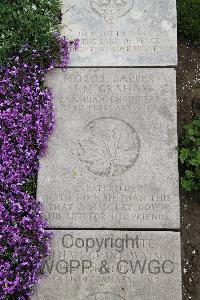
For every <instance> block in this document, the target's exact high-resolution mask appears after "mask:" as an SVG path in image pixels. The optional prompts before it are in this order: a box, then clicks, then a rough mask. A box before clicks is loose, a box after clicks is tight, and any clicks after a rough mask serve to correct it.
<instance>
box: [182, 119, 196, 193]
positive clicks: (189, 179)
mask: <svg viewBox="0 0 200 300" xmlns="http://www.w3.org/2000/svg"><path fill="white" fill-rule="evenodd" d="M184 128H185V133H184V136H183V139H182V142H181V147H180V155H179V158H180V161H181V163H182V164H183V167H184V172H185V173H184V176H183V177H181V186H182V188H183V189H185V190H186V191H189V192H191V191H192V190H199V189H200V114H199V115H198V116H197V117H196V118H195V119H194V120H193V121H192V122H191V123H189V124H187V125H185V127H184Z"/></svg>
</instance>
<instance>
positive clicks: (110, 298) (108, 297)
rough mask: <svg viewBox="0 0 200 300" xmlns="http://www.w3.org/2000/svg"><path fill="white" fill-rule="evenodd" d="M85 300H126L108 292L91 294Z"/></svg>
mask: <svg viewBox="0 0 200 300" xmlns="http://www.w3.org/2000/svg"><path fill="white" fill-rule="evenodd" d="M85 300H126V299H124V298H122V297H121V296H119V295H116V294H113V293H110V292H104V293H95V294H91V295H89V296H88V297H87V298H86V299H85Z"/></svg>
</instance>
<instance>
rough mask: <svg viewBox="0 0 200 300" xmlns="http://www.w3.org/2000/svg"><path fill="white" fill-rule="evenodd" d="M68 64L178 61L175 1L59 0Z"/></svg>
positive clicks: (142, 63) (169, 63)
mask: <svg viewBox="0 0 200 300" xmlns="http://www.w3.org/2000/svg"><path fill="white" fill-rule="evenodd" d="M63 24H64V28H63V33H64V35H66V36H67V37H68V38H72V39H74V38H79V39H80V41H81V48H80V49H79V51H77V52H76V53H74V54H73V56H72V66H153V65H159V66H160V65H162V66H163V65H176V64H177V19H176V0H168V1H166V0H151V1H149V0H140V1H138V0H120V1H118V0H105V1H104V0H84V1H83V0H74V1H72V0H63Z"/></svg>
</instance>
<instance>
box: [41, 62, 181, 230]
mask: <svg viewBox="0 0 200 300" xmlns="http://www.w3.org/2000/svg"><path fill="white" fill-rule="evenodd" d="M175 76H176V74H175V71H174V70H173V69H137V68H134V69H129V68H128V69H125V68H120V69H114V68H106V69H102V68H92V69H91V68H82V69H81V70H80V69H74V68H72V69H68V70H67V72H65V73H64V72H63V71H62V70H56V71H55V73H53V74H51V75H50V76H49V81H48V83H49V86H51V87H52V91H53V94H54V104H55V107H56V120H57V121H56V123H57V124H56V129H55V132H54V134H53V136H52V137H51V138H50V141H49V149H48V152H47V155H46V156H45V157H44V159H42V160H41V169H40V171H39V180H38V199H39V200H41V201H43V202H44V211H45V216H46V218H47V219H48V220H49V222H50V226H51V227H53V228H179V223H180V216H179V195H178V194H179V193H178V167H177V150H176V148H177V134H176V132H177V130H176V85H175ZM55 77H56V80H55Z"/></svg>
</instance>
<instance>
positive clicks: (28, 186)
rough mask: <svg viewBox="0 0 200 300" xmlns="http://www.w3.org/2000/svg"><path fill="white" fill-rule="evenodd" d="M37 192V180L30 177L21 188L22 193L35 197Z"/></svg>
mask: <svg viewBox="0 0 200 300" xmlns="http://www.w3.org/2000/svg"><path fill="white" fill-rule="evenodd" d="M36 190H37V178H36V177H31V178H29V179H28V180H27V181H26V183H24V184H23V186H22V191H23V192H26V193H28V194H29V195H31V196H33V197H35V196H36Z"/></svg>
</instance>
